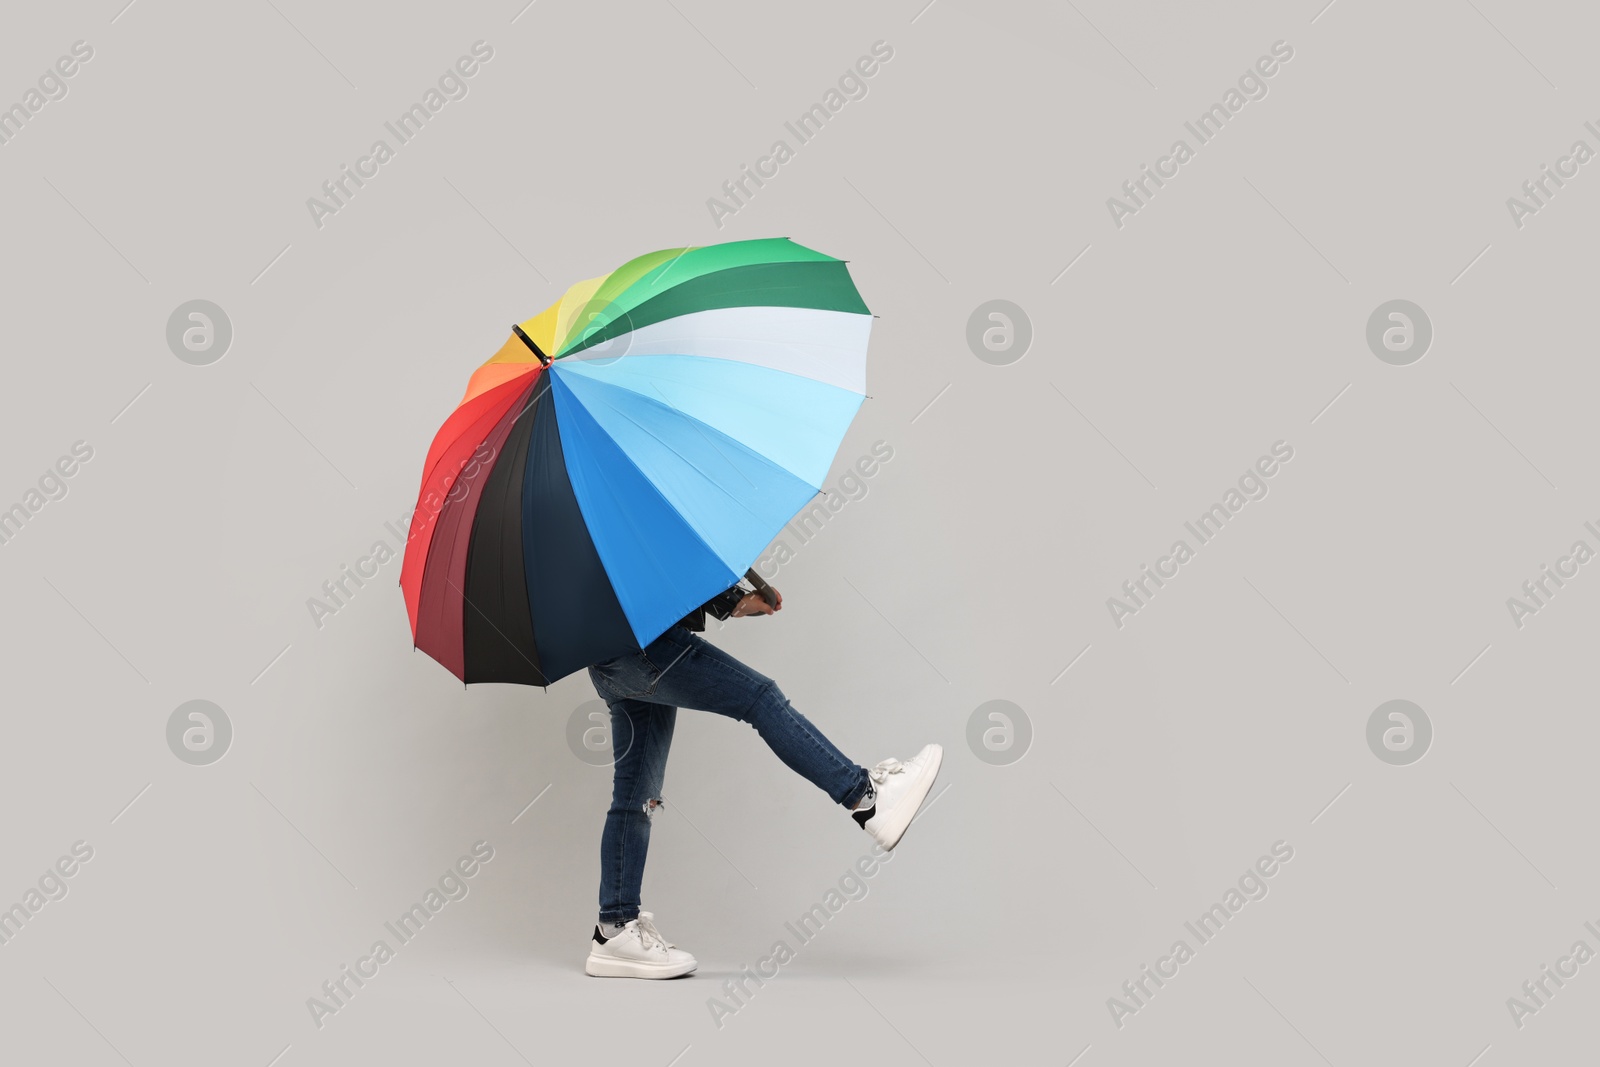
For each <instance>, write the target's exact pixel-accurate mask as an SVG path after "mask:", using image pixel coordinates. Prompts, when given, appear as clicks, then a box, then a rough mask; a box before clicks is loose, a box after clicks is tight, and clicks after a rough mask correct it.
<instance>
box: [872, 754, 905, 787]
mask: <svg viewBox="0 0 1600 1067" xmlns="http://www.w3.org/2000/svg"><path fill="white" fill-rule="evenodd" d="M905 769H906V766H905V764H903V763H901V762H900V761H899V760H897V759H895V758H893V757H890V758H889V759H886V760H882V761H880V762H879V763H878V765H877V766H876V767H874V768H872V770H870V771H868V772H867V773H868V774H869V775H871V776H872V780H873V781H874V782H877V783H879V784H880V785H881V784H883V783H884V782H886V781H888V779H889V775H891V774H900V773H901V772H903V771H904V770H905Z"/></svg>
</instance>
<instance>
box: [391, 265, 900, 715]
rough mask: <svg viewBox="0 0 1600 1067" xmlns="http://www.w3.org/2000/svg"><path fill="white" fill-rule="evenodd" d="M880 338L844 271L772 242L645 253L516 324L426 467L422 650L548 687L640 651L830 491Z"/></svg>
mask: <svg viewBox="0 0 1600 1067" xmlns="http://www.w3.org/2000/svg"><path fill="white" fill-rule="evenodd" d="M871 327H872V314H871V312H869V311H868V310H867V307H866V304H864V303H863V302H862V300H861V296H860V294H859V293H857V292H856V288H855V285H854V283H853V282H852V281H851V280H850V274H849V271H848V270H847V268H846V266H845V264H844V261H843V260H838V259H834V258H832V257H831V256H825V255H823V254H822V253H820V252H814V251H812V250H811V249H809V248H804V247H802V246H800V245H798V244H795V243H794V242H792V241H789V240H787V239H783V238H776V239H768V240H758V241H736V242H731V243H728V244H720V245H709V246H706V247H702V248H687V249H683V248H674V249H667V250H664V251H661V252H652V253H651V254H649V255H645V256H640V257H639V258H638V259H635V260H632V261H630V262H628V263H626V264H624V265H623V266H621V267H619V268H617V269H616V270H614V271H612V272H611V273H610V274H607V275H605V276H604V277H601V278H592V279H590V280H589V281H586V282H580V283H578V284H577V285H574V286H573V287H572V288H570V289H568V290H567V292H566V294H565V295H564V296H562V298H561V299H560V300H558V301H556V302H555V303H554V304H552V305H551V306H550V307H548V308H546V309H545V310H544V311H543V312H541V313H540V314H539V315H537V316H535V317H534V318H531V319H529V320H527V321H526V322H522V323H518V324H517V325H516V326H514V327H512V330H513V332H512V335H511V337H510V338H509V339H507V341H506V343H505V344H504V345H503V346H502V347H501V349H500V351H499V352H497V353H495V355H494V356H493V358H491V359H490V360H489V361H488V362H487V363H485V364H483V366H481V367H479V368H478V370H477V371H476V373H474V374H473V375H472V379H471V381H470V382H469V383H468V385H467V392H466V396H465V397H463V398H462V400H461V403H460V404H459V405H458V406H457V407H456V409H455V411H454V412H453V413H452V414H451V415H450V417H449V418H448V419H447V420H446V421H445V424H444V425H443V426H442V427H441V428H440V430H439V432H438V434H437V435H436V436H435V437H434V440H433V446H432V447H431V448H430V449H429V450H428V457H427V460H426V462H425V463H424V465H423V475H422V487H421V490H420V492H419V494H418V501H417V508H416V511H415V512H414V513H413V516H412V520H411V528H410V531H409V533H408V537H407V542H406V553H405V562H404V564H403V565H402V569H401V576H400V585H401V588H402V590H403V591H404V593H405V600H406V610H407V612H408V613H409V615H410V618H411V633H412V638H413V640H414V642H415V644H416V647H418V648H420V649H422V650H423V651H424V652H426V653H428V655H430V656H432V657H433V658H434V659H436V660H438V661H439V662H440V663H442V664H444V666H445V667H447V668H448V669H449V670H450V671H451V673H453V674H454V675H455V676H456V677H458V678H460V679H461V680H462V681H464V682H468V683H471V682H517V683H522V684H526V685H548V684H549V683H551V682H553V681H555V680H556V679H558V678H561V677H564V676H565V675H568V674H571V673H572V672H573V671H575V670H578V669H579V668H581V667H586V666H588V665H590V664H592V663H598V662H601V661H603V660H606V659H610V658H612V657H614V656H619V655H622V654H624V653H626V652H629V651H633V650H636V649H640V648H643V647H644V646H646V645H648V644H650V642H652V641H654V640H655V639H656V638H657V637H659V636H660V635H661V634H662V633H664V632H666V630H667V629H668V628H670V627H671V626H672V625H673V624H674V623H675V622H677V621H678V620H679V619H681V618H682V617H683V616H685V615H686V614H688V613H689V612H691V611H693V610H694V609H695V608H697V607H699V606H700V605H701V604H702V603H704V602H705V601H707V600H708V599H710V598H711V597H713V596H715V595H716V594H718V593H720V592H722V591H723V590H725V589H727V588H728V587H730V586H732V585H733V584H734V583H735V582H737V581H738V580H739V578H740V576H741V575H743V574H744V572H745V570H746V569H747V568H748V567H750V565H751V564H752V563H753V562H754V561H755V559H756V558H757V556H758V555H759V554H760V553H761V552H762V551H763V550H764V549H765V548H766V546H767V545H768V544H769V543H770V542H771V541H772V539H773V538H774V537H776V536H777V534H778V532H779V531H780V530H781V529H782V528H783V526H784V524H785V523H787V522H788V521H789V519H791V518H792V517H793V516H794V514H795V513H796V512H797V511H799V510H800V508H801V507H802V506H804V504H805V503H806V502H807V501H808V500H810V499H811V498H812V497H813V496H814V495H815V494H816V493H818V492H820V491H821V487H822V482H823V480H824V479H825V478H826V477H827V473H828V468H829V466H830V465H831V464H832V462H833V458H834V454H835V453H836V452H837V451H838V448H839V442H840V441H841V439H842V438H843V436H844V433H845V430H846V429H847V428H848V427H849V425H850V421H851V419H853V418H854V417H855V413H856V409H857V408H859V407H860V405H861V401H862V400H863V399H864V396H865V392H866V353H867V336H868V333H869V332H870V330H871Z"/></svg>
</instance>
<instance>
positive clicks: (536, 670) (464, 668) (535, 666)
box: [445, 578, 544, 682]
mask: <svg viewBox="0 0 1600 1067" xmlns="http://www.w3.org/2000/svg"><path fill="white" fill-rule="evenodd" d="M445 584H446V585H448V586H449V587H450V588H451V589H454V590H455V591H456V592H457V593H460V594H461V602H462V603H463V604H466V605H469V606H470V607H471V608H472V610H473V611H476V612H477V613H478V614H479V615H482V616H483V621H484V622H486V623H488V624H489V625H490V627H492V628H493V630H494V632H495V633H497V634H499V635H500V636H501V637H503V638H505V642H506V644H508V645H510V646H511V647H512V648H514V649H516V650H517V655H519V656H521V657H522V658H523V659H527V660H528V666H530V667H532V668H533V669H534V673H536V674H538V676H539V677H540V678H543V677H544V671H543V670H541V669H540V667H539V665H538V664H537V663H535V662H533V660H531V659H528V654H527V653H526V652H524V651H522V649H521V647H520V646H518V644H517V643H516V642H515V641H513V640H511V638H509V637H506V632H505V631H504V630H502V629H500V627H498V626H495V624H494V620H493V619H491V618H489V615H488V613H487V612H485V611H484V610H483V609H482V608H480V607H478V605H476V604H474V603H472V598H471V597H469V596H467V594H466V593H462V592H461V587H460V586H459V585H457V584H456V583H455V582H452V581H451V580H450V579H449V578H446V579H445ZM461 673H462V674H463V675H465V674H466V673H467V657H466V637H465V634H463V636H462V646H461ZM461 680H462V681H463V682H465V681H466V678H465V677H463V678H462V679H461Z"/></svg>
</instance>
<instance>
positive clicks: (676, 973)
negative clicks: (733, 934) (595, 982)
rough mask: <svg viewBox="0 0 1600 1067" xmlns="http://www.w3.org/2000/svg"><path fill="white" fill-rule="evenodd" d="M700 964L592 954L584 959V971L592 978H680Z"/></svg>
mask: <svg viewBox="0 0 1600 1067" xmlns="http://www.w3.org/2000/svg"><path fill="white" fill-rule="evenodd" d="M698 966H700V964H699V962H698V961H696V962H694V963H691V964H689V965H688V966H687V967H684V966H682V965H667V964H654V963H643V962H641V961H638V960H614V959H605V958H603V957H595V956H590V957H589V958H588V959H587V960H586V961H584V964H583V973H584V974H587V975H588V976H589V977H590V978H678V977H680V976H682V975H685V974H693V973H694V969H695V968H696V967H698Z"/></svg>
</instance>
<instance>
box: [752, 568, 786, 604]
mask: <svg viewBox="0 0 1600 1067" xmlns="http://www.w3.org/2000/svg"><path fill="white" fill-rule="evenodd" d="M744 576H745V577H746V578H748V579H750V584H751V585H753V586H755V587H756V592H758V593H760V594H761V599H762V600H765V601H766V602H767V603H768V604H769V605H770V606H771V607H773V608H777V606H778V591H777V590H776V589H774V588H772V586H770V585H768V584H767V580H766V579H765V578H763V577H761V575H759V574H757V573H756V569H755V568H754V567H751V568H750V569H749V570H747V571H745V572H744Z"/></svg>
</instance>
